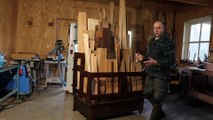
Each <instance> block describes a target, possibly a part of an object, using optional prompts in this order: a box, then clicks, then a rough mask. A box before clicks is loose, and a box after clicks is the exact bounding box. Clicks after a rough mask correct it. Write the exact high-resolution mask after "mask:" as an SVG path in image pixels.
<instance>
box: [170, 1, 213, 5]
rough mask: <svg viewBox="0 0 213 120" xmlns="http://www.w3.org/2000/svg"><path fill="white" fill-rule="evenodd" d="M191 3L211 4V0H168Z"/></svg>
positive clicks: (212, 3)
mask: <svg viewBox="0 0 213 120" xmlns="http://www.w3.org/2000/svg"><path fill="white" fill-rule="evenodd" d="M168 1H174V2H180V3H186V4H192V5H202V6H213V0H168Z"/></svg>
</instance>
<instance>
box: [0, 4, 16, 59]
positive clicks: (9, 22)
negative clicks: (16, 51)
mask: <svg viewBox="0 0 213 120" xmlns="http://www.w3.org/2000/svg"><path fill="white" fill-rule="evenodd" d="M17 6H18V3H17V0H0V52H3V53H4V54H6V56H7V59H9V58H8V57H9V56H10V54H11V49H12V48H13V44H14V42H15V38H16V21H17Z"/></svg>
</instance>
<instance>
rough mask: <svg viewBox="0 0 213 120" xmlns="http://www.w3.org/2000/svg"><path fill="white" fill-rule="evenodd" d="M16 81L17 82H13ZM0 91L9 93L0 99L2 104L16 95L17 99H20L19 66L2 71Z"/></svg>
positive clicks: (0, 72) (2, 69)
mask: <svg viewBox="0 0 213 120" xmlns="http://www.w3.org/2000/svg"><path fill="white" fill-rule="evenodd" d="M14 80H15V82H13V81H14ZM11 83H17V84H11ZM0 90H6V91H7V92H6V93H7V94H6V95H4V96H3V97H1V98H0V102H2V101H4V100H6V99H7V98H9V97H10V96H12V95H14V94H16V98H17V99H19V66H9V67H6V66H5V67H3V68H1V69H0Z"/></svg>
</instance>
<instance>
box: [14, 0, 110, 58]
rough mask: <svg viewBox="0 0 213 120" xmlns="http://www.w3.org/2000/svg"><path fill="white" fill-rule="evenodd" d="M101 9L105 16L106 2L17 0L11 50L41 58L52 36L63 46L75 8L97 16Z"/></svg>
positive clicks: (48, 48)
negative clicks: (15, 38)
mask: <svg viewBox="0 0 213 120" xmlns="http://www.w3.org/2000/svg"><path fill="white" fill-rule="evenodd" d="M98 8H99V9H98ZM103 10H105V13H106V16H109V10H108V5H107V4H99V3H93V2H84V1H76V0H19V4H18V26H17V42H16V45H15V49H14V51H16V52H31V53H35V52H36V53H38V54H40V55H41V57H43V56H44V57H45V55H47V54H48V53H49V52H50V50H51V49H53V48H54V45H55V41H56V39H62V40H63V42H64V43H65V47H66V49H67V46H68V45H67V43H68V42H67V41H68V39H67V38H68V28H69V23H70V22H76V20H77V13H78V11H84V12H87V14H88V17H90V18H97V19H98V18H100V17H102V16H101V15H103V14H102V13H103ZM99 13H100V14H99ZM106 19H108V18H106ZM50 23H53V24H52V25H50Z"/></svg>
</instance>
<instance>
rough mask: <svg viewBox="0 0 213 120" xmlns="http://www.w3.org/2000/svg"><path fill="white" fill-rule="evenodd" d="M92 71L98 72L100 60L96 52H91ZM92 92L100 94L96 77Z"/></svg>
mask: <svg viewBox="0 0 213 120" xmlns="http://www.w3.org/2000/svg"><path fill="white" fill-rule="evenodd" d="M91 72H94V73H97V72H98V61H97V56H96V55H95V53H91ZM92 94H93V95H97V94H98V79H97V78H94V79H93V81H92Z"/></svg>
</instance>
